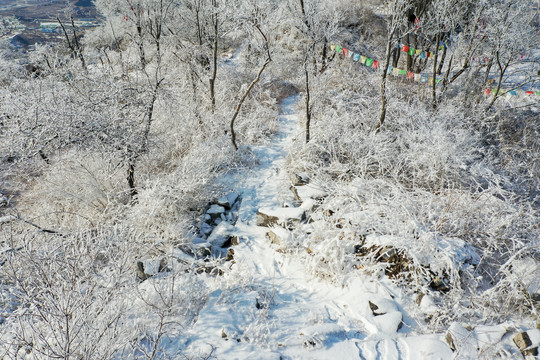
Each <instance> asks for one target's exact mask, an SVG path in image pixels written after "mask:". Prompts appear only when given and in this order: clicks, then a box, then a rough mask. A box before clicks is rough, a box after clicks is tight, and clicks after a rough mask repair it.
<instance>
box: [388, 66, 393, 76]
mask: <svg viewBox="0 0 540 360" xmlns="http://www.w3.org/2000/svg"><path fill="white" fill-rule="evenodd" d="M393 69H394V68H393V67H392V65H388V71H386V73H387V74H388V75H390V74H391V73H392V70H393Z"/></svg>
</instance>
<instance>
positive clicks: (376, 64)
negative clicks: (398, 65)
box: [373, 60, 380, 69]
mask: <svg viewBox="0 0 540 360" xmlns="http://www.w3.org/2000/svg"><path fill="white" fill-rule="evenodd" d="M379 65H380V64H379V62H378V61H377V60H375V61H373V68H374V69H378V68H379Z"/></svg>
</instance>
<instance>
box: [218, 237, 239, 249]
mask: <svg viewBox="0 0 540 360" xmlns="http://www.w3.org/2000/svg"><path fill="white" fill-rule="evenodd" d="M238 244H240V238H239V237H238V235H233V236H229V238H228V239H227V241H225V242H224V243H223V245H221V247H222V248H228V247H230V246H236V245H238Z"/></svg>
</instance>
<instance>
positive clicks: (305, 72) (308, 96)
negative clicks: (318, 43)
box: [304, 65, 311, 144]
mask: <svg viewBox="0 0 540 360" xmlns="http://www.w3.org/2000/svg"><path fill="white" fill-rule="evenodd" d="M304 74H305V77H306V144H307V143H308V142H309V139H310V132H309V129H310V124H311V107H310V103H309V102H310V95H309V72H308V69H307V66H305V65H304Z"/></svg>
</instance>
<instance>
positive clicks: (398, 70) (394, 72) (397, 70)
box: [392, 68, 401, 76]
mask: <svg viewBox="0 0 540 360" xmlns="http://www.w3.org/2000/svg"><path fill="white" fill-rule="evenodd" d="M399 74H401V69H398V68H394V69H392V75H394V76H399Z"/></svg>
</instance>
